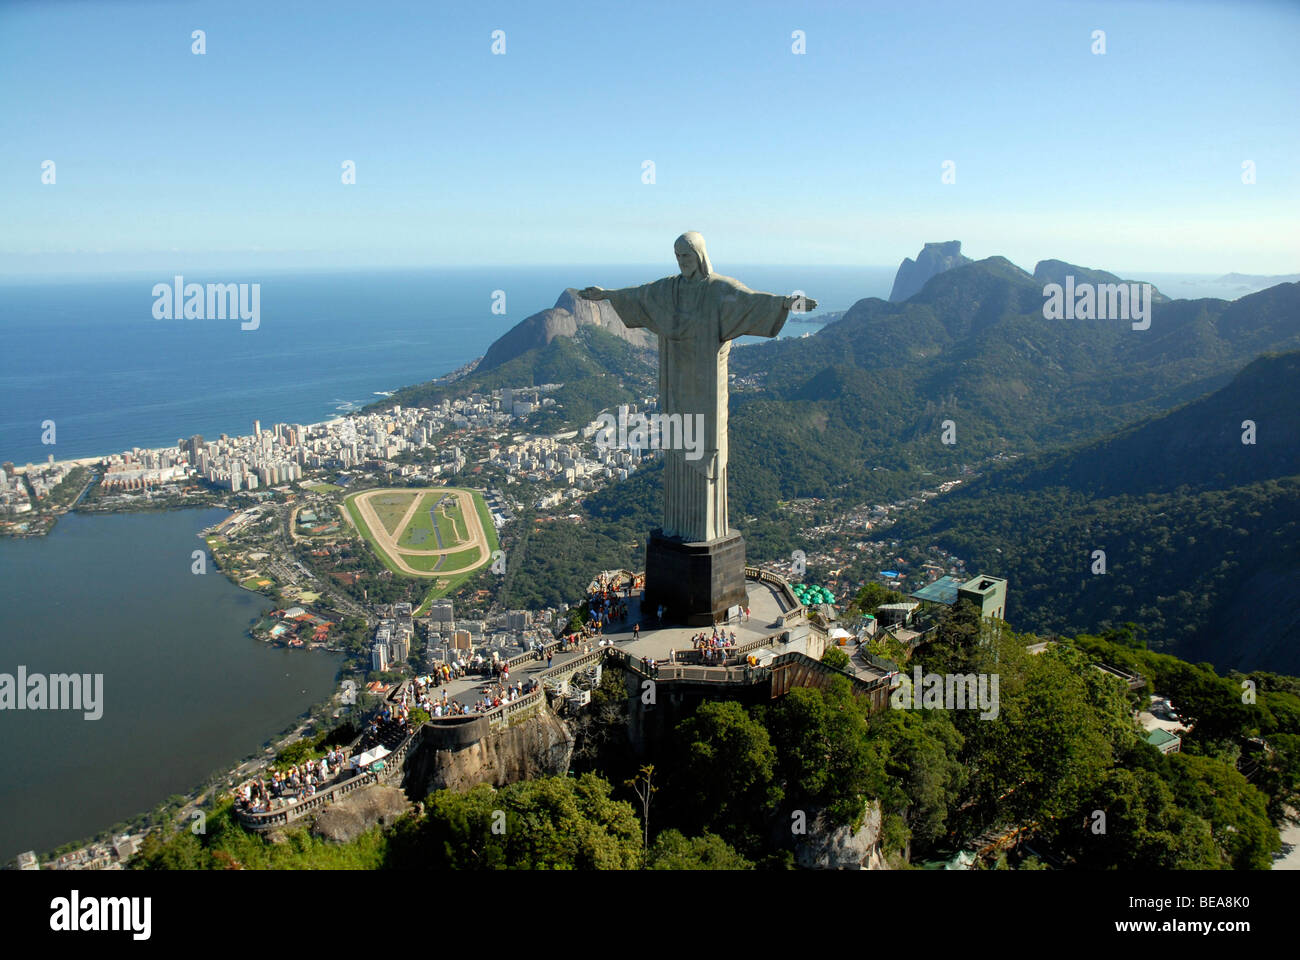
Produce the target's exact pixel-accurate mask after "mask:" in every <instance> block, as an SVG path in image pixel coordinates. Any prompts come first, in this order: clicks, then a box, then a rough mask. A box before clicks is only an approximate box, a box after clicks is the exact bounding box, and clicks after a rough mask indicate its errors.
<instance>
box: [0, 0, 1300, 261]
mask: <svg viewBox="0 0 1300 960" xmlns="http://www.w3.org/2000/svg"><path fill="white" fill-rule="evenodd" d="M195 29H202V30H204V31H205V32H206V44H207V52H206V54H204V55H203V56H196V55H194V54H193V53H192V52H191V43H192V41H191V31H193V30H195ZM497 29H500V30H504V31H505V35H506V53H505V55H504V56H494V55H493V54H492V51H491V46H492V38H491V34H492V31H493V30H497ZM795 30H802V31H804V32H805V35H806V49H807V52H806V53H805V54H803V55H796V54H794V53H793V52H792V50H791V45H792V43H793V41H792V38H791V34H792V32H793V31H795ZM1094 30H1104V31H1105V32H1106V53H1105V54H1104V55H1100V56H1099V55H1095V54H1093V53H1092V49H1091V48H1092V46H1093V40H1092V32H1093V31H1094ZM1297 49H1300V5H1297V4H1289V3H1269V2H1257V3H1252V2H1240V0H1239V2H1233V3H1225V4H1218V3H1208V2H1206V3H1156V2H1136V3H1120V2H1102V3H1069V2H1056V0H1037V2H1033V3H927V2H905V3H887V4H886V3H870V2H856V3H849V2H846V3H803V2H793V0H791V2H784V3H757V4H755V3H745V4H741V3H729V2H722V0H711V2H708V3H693V4H686V3H682V4H676V3H664V2H660V3H651V4H641V3H637V4H629V3H593V4H565V5H563V6H560V5H552V4H537V3H531V4H524V3H520V4H486V3H477V2H476V3H462V4H441V3H440V4H436V5H435V4H433V3H428V2H416V3H380V2H373V3H342V4H336V3H333V2H328V0H318V2H311V3H293V4H291V3H243V2H221V3H208V2H197V3H166V2H117V0H102V2H85V3H82V2H73V0H54V2H49V3H34V2H16V3H15V2H10V3H3V4H0V98H2V99H0V103H2V104H3V106H2V107H0V198H2V200H3V204H2V206H0V224H3V226H2V227H0V273H8V274H11V275H12V274H21V273H33V272H44V271H50V270H60V271H72V272H76V271H83V270H84V271H115V270H128V269H143V270H150V269H161V270H168V269H174V268H184V267H186V266H191V267H192V268H193V267H194V266H196V265H197V266H221V265H229V266H236V267H241V268H242V267H249V266H254V265H256V266H262V267H265V268H267V269H274V268H296V267H319V268H329V269H338V268H347V267H357V268H368V267H373V266H419V265H456V264H476V265H491V264H543V263H546V264H551V263H568V262H572V263H614V262H622V263H649V262H657V261H660V260H662V261H663V262H664V263H665V265H666V267H667V268H668V269H671V243H672V240H673V238H674V237H675V236H676V235H677V234H678V233H680V232H682V231H683V230H686V229H697V230H700V231H701V232H703V233H704V235H705V237H706V238H707V239H708V242H709V246H710V253H711V255H712V257H713V259H714V261H715V264H716V265H718V266H719V269H723V268H724V267H725V264H727V263H746V264H777V263H800V264H807V263H825V264H864V265H866V264H895V263H897V262H898V261H899V260H900V259H901V258H902V257H904V256H908V255H914V254H915V253H916V251H917V250H918V249H919V248H920V246H921V244H922V243H923V242H925V241H929V240H948V239H960V240H962V241H963V243H964V252H965V253H967V254H968V255H970V256H974V257H977V258H978V257H984V256H989V255H992V254H1002V255H1005V256H1008V257H1010V258H1011V259H1012V260H1013V261H1014V262H1016V263H1019V264H1021V265H1022V266H1026V267H1029V268H1032V266H1033V263H1034V262H1035V261H1037V260H1039V259H1043V258H1047V257H1058V258H1061V259H1065V260H1069V261H1071V262H1074V263H1079V264H1083V265H1088V266H1099V267H1106V268H1109V269H1117V268H1118V269H1124V270H1139V269H1141V270H1150V271H1170V272H1174V271H1182V272H1205V273H1221V272H1227V271H1229V270H1239V271H1242V272H1250V273H1284V272H1295V271H1297V270H1300V230H1297V228H1296V224H1297V222H1298V221H1300V218H1298V217H1297V214H1298V213H1300V124H1297V122H1296V121H1297V117H1298V116H1300V110H1298V109H1297V107H1298V106H1300V57H1297V56H1296V54H1295V51H1296V50H1297ZM45 160H54V161H55V164H56V168H55V169H56V177H57V182H56V183H55V184H54V185H45V184H42V183H41V164H42V162H43V161H45ZM345 160H351V161H353V162H355V164H356V181H357V182H356V183H355V185H344V184H342V183H341V182H340V175H341V172H342V167H341V165H342V163H343V161H345ZM646 160H652V161H653V162H654V164H655V182H654V183H653V184H646V183H643V182H642V164H643V161H646ZM948 160H951V161H952V162H953V163H954V164H955V175H956V182H955V183H951V184H945V183H942V182H941V174H942V172H943V168H942V164H943V163H944V161H948ZM1245 160H1250V161H1253V162H1254V163H1255V165H1256V178H1257V182H1256V183H1255V184H1253V185H1246V184H1243V183H1242V169H1241V164H1242V162H1243V161H1245ZM724 272H725V270H724Z"/></svg>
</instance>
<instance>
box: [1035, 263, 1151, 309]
mask: <svg viewBox="0 0 1300 960" xmlns="http://www.w3.org/2000/svg"><path fill="white" fill-rule="evenodd" d="M1066 277H1074V284H1075V286H1078V285H1079V284H1082V283H1093V284H1098V283H1143V282H1145V281H1141V280H1125V279H1123V278H1121V277H1117V276H1115V274H1113V273H1111V272H1110V271H1108V270H1097V269H1094V268H1093V267H1081V266H1079V265H1078V264H1074V263H1066V262H1065V261H1064V260H1039V261H1038V263H1037V265H1036V266H1035V267H1034V279H1035V280H1037V281H1038V282H1039V283H1043V284H1047V283H1059V284H1061V285H1062V286H1064V284H1065V278H1066ZM1151 299H1152V300H1154V301H1156V302H1157V303H1159V302H1161V301H1164V300H1168V299H1169V298H1168V297H1166V296H1165V295H1164V294H1163V293H1161V292H1160V289H1159V288H1158V287H1157V286H1156V285H1155V284H1154V283H1153V284H1151Z"/></svg>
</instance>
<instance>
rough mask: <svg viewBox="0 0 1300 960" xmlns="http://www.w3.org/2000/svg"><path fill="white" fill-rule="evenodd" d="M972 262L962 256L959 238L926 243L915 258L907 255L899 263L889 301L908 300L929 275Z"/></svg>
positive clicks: (932, 275)
mask: <svg viewBox="0 0 1300 960" xmlns="http://www.w3.org/2000/svg"><path fill="white" fill-rule="evenodd" d="M972 262H973V261H972V260H971V258H970V257H965V256H962V252H961V241H960V240H949V241H948V242H947V243H927V244H926V245H925V246H924V247H923V248H922V249H921V252H920V253H918V254H917V255H916V259H915V260H913V259H912V258H911V257H908V258H907V259H906V260H904V261H903V262H902V263H901V264H900V265H899V267H898V273H896V274H895V275H894V289H893V290H892V291H890V294H889V300H890V302H891V303H899V302H901V301H903V300H908V299H910V298H911V297H912V296H913V295H914V294H916V293H918V292H919V291H920V289H921V288H922V287H924V286H925V284H926V282H927V281H928V280H929V279H930V278H931V277H934V276H937V275H939V274H941V273H943V272H944V271H945V270H951V269H952V268H953V267H960V266H961V265H962V264H964V263H972Z"/></svg>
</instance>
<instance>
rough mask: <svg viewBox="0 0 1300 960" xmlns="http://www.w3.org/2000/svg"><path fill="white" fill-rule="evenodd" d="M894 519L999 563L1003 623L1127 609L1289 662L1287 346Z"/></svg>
mask: <svg viewBox="0 0 1300 960" xmlns="http://www.w3.org/2000/svg"><path fill="white" fill-rule="evenodd" d="M895 535H897V536H900V537H903V538H911V539H914V540H917V541H924V542H927V543H938V544H940V545H942V546H944V547H946V548H948V549H951V550H953V551H955V552H957V553H958V554H959V555H960V556H962V557H964V558H968V562H970V563H972V564H974V566H975V567H979V568H983V569H996V570H998V571H999V573H1000V574H1002V575H1004V576H1007V577H1009V578H1010V579H1011V581H1012V583H1013V584H1015V592H1016V598H1017V602H1016V603H1015V605H1014V610H1013V612H1012V616H1013V619H1014V620H1015V622H1016V624H1017V625H1018V626H1021V627H1025V628H1029V629H1033V630H1037V631H1072V630H1094V629H1098V628H1105V627H1112V626H1115V625H1118V624H1120V623H1122V622H1124V621H1129V620H1131V621H1136V622H1138V623H1141V624H1142V625H1143V630H1144V631H1145V633H1144V636H1145V639H1146V640H1147V642H1148V643H1149V644H1150V645H1151V646H1152V647H1157V648H1162V649H1168V650H1170V651H1171V652H1174V653H1177V654H1178V655H1179V656H1183V657H1187V658H1190V659H1204V660H1208V661H1211V662H1213V663H1215V664H1217V665H1219V666H1222V667H1229V668H1232V667H1237V668H1240V667H1243V666H1247V665H1248V666H1252V667H1259V668H1262V669H1270V670H1277V671H1280V672H1300V648H1297V647H1296V645H1295V638H1296V637H1297V636H1300V604H1297V603H1296V601H1297V599H1300V589H1298V588H1297V586H1296V584H1298V583H1300V352H1291V353H1286V354H1280V355H1267V356H1263V357H1261V358H1259V359H1258V360H1256V361H1254V362H1253V363H1251V364H1250V365H1248V366H1247V367H1246V368H1245V369H1244V370H1242V371H1241V373H1239V374H1238V375H1237V376H1236V377H1235V378H1234V379H1233V380H1232V381H1231V382H1230V383H1229V384H1228V385H1227V386H1225V387H1223V388H1222V389H1220V390H1217V391H1215V392H1214V393H1212V394H1210V395H1208V396H1206V397H1203V398H1201V399H1200V400H1196V401H1193V402H1191V403H1188V404H1186V405H1184V406H1182V407H1179V408H1177V409H1175V410H1173V411H1171V412H1169V413H1166V414H1163V415H1160V416H1156V417H1151V418H1149V419H1146V420H1144V421H1142V422H1140V423H1138V424H1136V425H1134V426H1132V427H1129V428H1127V429H1125V430H1122V431H1119V432H1117V433H1115V434H1112V435H1109V436H1106V437H1103V438H1101V439H1098V440H1093V441H1089V442H1086V443H1081V444H1076V445H1073V446H1070V447H1067V448H1064V449H1058V450H1051V451H1048V452H1044V453H1041V454H1038V455H1036V456H1032V457H1028V458H1024V459H1021V460H1017V461H1015V462H1013V463H1011V464H1008V465H1006V466H1003V467H1000V468H998V469H996V470H993V471H991V472H989V473H988V474H986V475H984V476H982V477H980V478H979V479H977V480H975V481H974V482H973V483H970V484H968V485H965V486H963V487H962V488H960V489H959V490H956V491H954V492H952V493H950V494H948V495H947V496H944V497H941V498H939V499H938V500H935V501H933V502H932V503H931V504H930V505H929V506H928V508H927V509H926V510H925V511H924V512H923V513H921V514H918V515H917V516H916V517H914V518H911V519H909V520H906V521H904V522H903V523H902V524H900V525H899V526H898V527H896V528H895ZM1097 551H1101V552H1102V555H1101V556H1100V557H1099V556H1098V554H1097ZM1099 560H1100V561H1102V562H1101V563H1100V564H1099Z"/></svg>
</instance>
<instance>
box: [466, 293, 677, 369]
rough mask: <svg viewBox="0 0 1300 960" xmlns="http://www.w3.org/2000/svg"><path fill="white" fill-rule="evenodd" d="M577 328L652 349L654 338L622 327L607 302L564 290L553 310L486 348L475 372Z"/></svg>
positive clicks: (528, 320) (535, 316) (526, 321)
mask: <svg viewBox="0 0 1300 960" xmlns="http://www.w3.org/2000/svg"><path fill="white" fill-rule="evenodd" d="M579 327H599V328H600V329H602V330H604V331H605V332H606V333H610V334H613V335H614V336H616V337H618V338H619V339H620V340H626V341H627V342H628V343H630V344H632V346H634V347H643V348H653V347H654V346H655V338H654V337H653V336H651V334H650V333H649V332H648V331H646V330H643V329H641V328H639V327H638V328H635V329H633V328H630V327H628V326H627V325H625V324H624V323H623V321H622V319H621V318H620V317H619V315H618V313H617V312H616V311H615V310H614V306H613V304H611V303H610V302H609V301H608V300H583V299H582V298H581V297H579V296H578V291H577V290H576V289H574V288H573V287H567V288H566V289H565V290H564V292H563V293H561V294H560V296H559V297H558V298H557V299H556V301H555V306H553V307H550V308H548V309H546V310H541V311H538V312H537V313H534V314H533V315H532V316H530V317H525V318H524V319H523V320H521V321H519V323H517V324H515V325H514V326H513V327H511V328H510V329H509V330H507V331H506V332H505V333H503V334H502V335H501V336H500V337H498V338H497V339H496V340H495V341H494V342H493V343H492V346H490V347H488V349H487V353H485V354H484V355H483V361H482V362H481V363H480V364H479V366H478V369H479V370H480V371H486V370H492V369H494V368H496V367H499V366H501V365H502V364H504V363H509V362H510V361H511V360H513V359H514V358H515V357H518V356H520V355H521V354H524V353H527V352H528V351H529V350H532V349H535V348H537V347H544V346H546V345H547V344H548V343H550V342H551V341H552V340H554V339H555V338H556V337H572V336H574V335H575V334H576V333H577V332H578V328H579Z"/></svg>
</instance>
